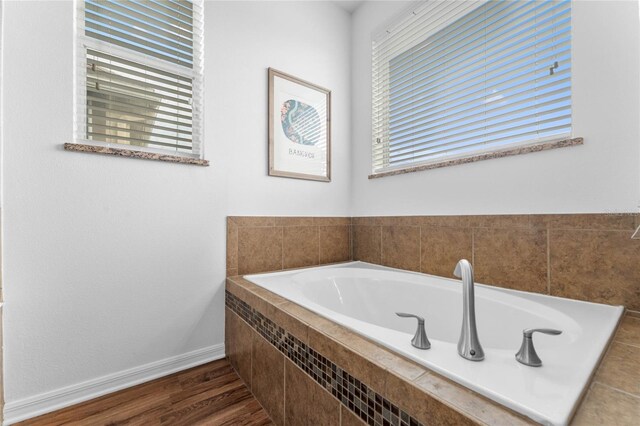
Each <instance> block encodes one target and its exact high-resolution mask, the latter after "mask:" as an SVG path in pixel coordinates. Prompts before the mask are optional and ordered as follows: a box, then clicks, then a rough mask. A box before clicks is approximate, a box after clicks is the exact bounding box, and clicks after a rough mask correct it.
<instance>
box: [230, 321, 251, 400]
mask: <svg viewBox="0 0 640 426" xmlns="http://www.w3.org/2000/svg"><path fill="white" fill-rule="evenodd" d="M224 338H225V351H226V353H227V357H228V358H229V361H230V362H231V365H233V367H234V368H235V369H236V371H237V372H238V375H239V376H240V377H241V378H242V380H244V382H245V383H246V384H247V386H248V387H249V389H251V347H252V342H251V340H252V330H251V327H250V326H249V325H248V324H247V323H245V322H244V321H243V320H242V319H241V318H240V317H239V316H238V315H236V314H235V313H233V312H232V311H230V310H229V309H225V336H224Z"/></svg>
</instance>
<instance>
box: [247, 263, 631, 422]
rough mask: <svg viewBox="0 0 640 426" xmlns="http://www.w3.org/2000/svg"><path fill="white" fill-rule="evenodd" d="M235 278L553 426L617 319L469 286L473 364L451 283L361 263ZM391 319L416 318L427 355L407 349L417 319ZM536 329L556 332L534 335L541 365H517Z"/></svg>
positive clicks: (601, 311)
mask: <svg viewBox="0 0 640 426" xmlns="http://www.w3.org/2000/svg"><path fill="white" fill-rule="evenodd" d="M514 273H517V272H516V271H514ZM244 278H246V279H247V280H249V281H251V282H253V283H255V284H257V285H259V286H261V287H264V288H266V289H268V290H270V291H272V292H274V293H277V294H279V295H280V296H283V297H285V298H287V299H289V300H291V301H293V302H295V303H297V304H299V305H302V306H304V307H306V308H308V309H310V310H312V311H314V312H316V313H318V314H320V315H322V316H324V317H326V318H329V319H331V320H333V321H335V322H337V323H340V324H342V325H344V326H346V327H348V328H350V329H352V330H354V331H356V332H358V333H360V334H362V335H364V336H366V337H368V338H370V339H371V340H374V341H376V342H378V343H379V344H381V345H384V346H386V347H388V348H391V349H393V350H394V351H395V352H398V353H400V354H402V355H403V356H405V357H407V358H410V359H412V360H414V361H416V362H418V363H420V364H422V365H425V366H426V367H428V368H429V369H431V370H434V371H437V372H438V373H440V374H442V375H444V376H446V377H448V378H450V379H452V380H454V381H456V382H458V383H460V384H462V385H464V386H467V387H468V388H470V389H473V390H474V391H476V392H478V393H480V394H482V395H485V396H486V397H488V398H490V399H492V400H494V401H496V402H499V403H500V404H503V405H505V406H507V407H509V408H511V409H513V410H515V411H517V412H520V413H522V414H524V415H525V416H528V417H530V418H531V419H533V420H535V421H537V422H540V423H543V424H553V425H564V424H567V423H568V422H569V421H570V419H571V415H572V413H573V411H574V410H575V408H576V405H577V403H578V400H579V398H580V395H581V393H582V391H583V390H584V388H585V386H586V385H587V384H588V382H589V379H590V376H591V373H592V372H593V370H594V369H595V367H596V365H597V363H598V360H599V358H600V356H601V354H602V353H603V351H604V349H605V348H606V346H607V343H608V341H609V339H610V337H611V336H612V334H613V332H614V331H615V328H616V325H617V323H618V321H619V319H620V317H621V315H622V313H623V308H622V307H620V306H615V307H614V306H607V305H601V304H595V303H588V302H579V301H575V300H569V299H562V298H557V297H550V296H544V295H539V294H533V293H525V292H520V291H513V290H504V289H500V288H497V287H491V286H486V285H481V284H478V285H477V286H476V292H475V295H476V317H477V322H478V335H479V338H480V343H481V344H482V346H483V347H484V350H485V360H484V361H481V362H473V361H467V360H465V359H463V358H462V357H460V356H459V355H458V353H457V349H456V345H457V342H458V337H459V334H460V327H461V322H462V293H461V290H462V285H461V283H460V281H458V280H451V279H446V278H440V277H435V276H431V275H425V274H418V273H412V272H406V271H401V270H397V269H392V268H385V267H381V266H377V265H370V264H367V263H362V262H352V263H347V264H341V265H336V266H325V267H317V268H310V269H303V270H296V271H286V272H276V273H269V274H259V275H248V276H245V277H244ZM395 312H409V313H414V314H418V315H420V316H423V317H424V318H425V320H426V330H427V334H428V337H429V340H430V341H431V349H429V350H419V349H416V348H414V347H413V346H411V338H412V337H413V333H414V332H415V329H416V321H415V320H414V319H410V318H407V319H403V318H399V317H397V316H396V315H395ZM543 327H544V328H557V329H560V330H562V331H563V333H562V334H561V335H559V336H548V335H543V334H539V333H538V334H536V335H535V336H534V343H535V347H536V350H537V352H538V355H539V356H540V358H541V359H542V362H543V365H542V367H539V368H534V367H528V366H525V365H522V364H520V363H518V362H517V361H516V360H515V353H516V352H517V350H518V348H519V347H520V343H521V341H522V330H523V329H525V328H543Z"/></svg>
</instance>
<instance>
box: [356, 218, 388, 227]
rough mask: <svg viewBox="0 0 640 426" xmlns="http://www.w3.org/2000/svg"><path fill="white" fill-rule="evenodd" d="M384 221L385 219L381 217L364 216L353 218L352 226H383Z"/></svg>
mask: <svg viewBox="0 0 640 426" xmlns="http://www.w3.org/2000/svg"><path fill="white" fill-rule="evenodd" d="M383 220H384V218H383V217H380V216H362V217H354V218H352V219H351V224H352V225H362V226H379V225H382V221H383Z"/></svg>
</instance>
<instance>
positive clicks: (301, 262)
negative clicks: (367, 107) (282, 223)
mask: <svg viewBox="0 0 640 426" xmlns="http://www.w3.org/2000/svg"><path fill="white" fill-rule="evenodd" d="M283 238H284V239H283V241H284V242H283V244H284V249H283V264H284V268H285V269H287V268H301V267H303V266H313V265H317V264H318V253H319V249H318V247H319V245H318V227H317V226H294V227H285V228H284V237H283Z"/></svg>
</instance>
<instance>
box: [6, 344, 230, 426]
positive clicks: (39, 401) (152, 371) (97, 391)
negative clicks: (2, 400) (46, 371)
mask: <svg viewBox="0 0 640 426" xmlns="http://www.w3.org/2000/svg"><path fill="white" fill-rule="evenodd" d="M224 356H225V353H224V344H223V343H221V344H219V345H214V346H209V347H207V348H202V349H197V350H195V351H193V352H188V353H186V354H182V355H178V356H175V357H171V358H166V359H163V360H160V361H155V362H152V363H149V364H145V365H141V366H139V367H134V368H131V369H128V370H124V371H120V372H118V373H113V374H109V375H107V376H102V377H98V378H97V379H93V380H88V381H86V382H82V383H78V384H75V385H71V386H65V387H63V388H59V389H56V390H52V391H49V392H45V393H41V394H39V395H35V396H31V397H28V398H24V399H21V400H18V401H10V402H7V403H6V404H5V406H4V422H3V424H4V425H11V424H13V423H17V422H19V421H22V420H26V419H30V418H32V417H36V416H40V415H42V414H45V413H49V412H51V411H55V410H59V409H60V408H64V407H68V406H70V405H74V404H77V403H79V402H83V401H87V400H90V399H93V398H97V397H99V396H102V395H106V394H108V393H111V392H115V391H118V390H121V389H125V388H128V387H131V386H135V385H138V384H140V383H144V382H148V381H150V380H153V379H157V378H159V377H163V376H166V375H169V374H172V373H175V372H178V371H181V370H185V369H187V368H191V367H195V366H197V365H200V364H205V363H207V362H210V361H215V360H217V359H220V358H224Z"/></svg>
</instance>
